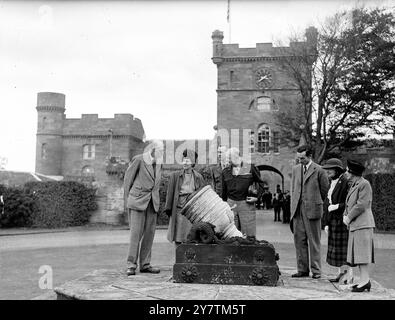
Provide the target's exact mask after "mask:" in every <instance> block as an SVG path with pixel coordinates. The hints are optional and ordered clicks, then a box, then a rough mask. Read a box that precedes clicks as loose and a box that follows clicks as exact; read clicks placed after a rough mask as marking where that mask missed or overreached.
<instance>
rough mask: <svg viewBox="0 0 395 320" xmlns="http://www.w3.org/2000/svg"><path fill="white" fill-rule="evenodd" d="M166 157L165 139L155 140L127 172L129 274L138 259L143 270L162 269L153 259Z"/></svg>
mask: <svg viewBox="0 0 395 320" xmlns="http://www.w3.org/2000/svg"><path fill="white" fill-rule="evenodd" d="M162 157H163V143H162V141H160V140H154V141H152V142H151V143H150V144H149V146H148V147H147V148H146V152H144V153H143V154H140V155H137V156H135V157H134V158H133V160H132V163H131V164H130V166H129V168H128V169H127V170H126V173H125V178H124V201H125V209H126V210H128V217H129V226H130V244H129V252H128V257H127V267H128V269H127V275H135V274H136V268H137V261H138V260H140V261H139V262H140V272H148V273H159V272H160V270H159V269H158V268H154V267H152V266H151V264H150V262H151V248H152V244H153V240H154V235H155V228H156V219H157V213H158V210H159V184H160V179H161V174H162ZM140 243H141V244H140Z"/></svg>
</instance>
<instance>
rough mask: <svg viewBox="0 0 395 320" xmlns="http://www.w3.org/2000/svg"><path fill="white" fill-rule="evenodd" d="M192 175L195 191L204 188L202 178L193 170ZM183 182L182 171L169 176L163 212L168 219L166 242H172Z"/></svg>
mask: <svg viewBox="0 0 395 320" xmlns="http://www.w3.org/2000/svg"><path fill="white" fill-rule="evenodd" d="M192 175H193V178H194V180H195V191H196V190H198V189H200V188H202V187H204V185H205V184H206V182H205V180H204V178H203V176H202V175H201V174H200V173H199V172H197V171H196V170H195V169H192ZM183 181H184V170H180V171H176V172H173V173H172V174H171V175H170V179H169V185H168V188H167V194H166V203H165V208H164V211H165V212H166V213H167V214H168V215H169V217H170V220H169V228H168V232H167V240H169V241H170V242H173V241H174V236H175V230H176V221H177V219H176V215H177V212H178V208H177V203H178V197H179V192H180V189H181V185H182V183H183Z"/></svg>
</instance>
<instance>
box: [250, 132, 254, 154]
mask: <svg viewBox="0 0 395 320" xmlns="http://www.w3.org/2000/svg"><path fill="white" fill-rule="evenodd" d="M249 151H250V153H254V152H255V134H254V131H251V132H250V145H249Z"/></svg>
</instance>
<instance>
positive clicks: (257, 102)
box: [249, 96, 278, 112]
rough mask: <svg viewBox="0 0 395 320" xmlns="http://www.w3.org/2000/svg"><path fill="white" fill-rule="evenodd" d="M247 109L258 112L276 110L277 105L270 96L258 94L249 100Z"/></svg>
mask: <svg viewBox="0 0 395 320" xmlns="http://www.w3.org/2000/svg"><path fill="white" fill-rule="evenodd" d="M249 110H255V111H260V112H270V111H278V106H277V105H276V102H275V101H274V99H272V98H271V97H269V96H260V97H257V98H255V99H254V100H252V101H251V103H250V107H249Z"/></svg>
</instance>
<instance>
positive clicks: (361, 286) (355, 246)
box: [343, 160, 375, 292]
mask: <svg viewBox="0 0 395 320" xmlns="http://www.w3.org/2000/svg"><path fill="white" fill-rule="evenodd" d="M364 170H365V167H364V166H363V165H362V164H361V163H360V162H358V161H353V160H349V161H347V175H348V176H349V180H350V182H351V183H352V185H351V188H350V190H349V191H348V195H347V199H346V210H345V212H344V217H343V222H344V224H345V225H347V226H348V228H349V231H350V233H349V237H348V249H347V263H349V264H350V265H351V266H358V268H359V271H360V274H361V276H360V280H359V283H358V284H356V285H354V286H353V289H352V291H353V292H363V291H365V290H368V291H370V287H371V283H370V276H369V268H368V267H369V263H374V244H373V229H374V228H375V223H374V218H373V213H372V187H371V186H370V183H369V181H367V180H366V179H364V178H362V173H363V171H364Z"/></svg>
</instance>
